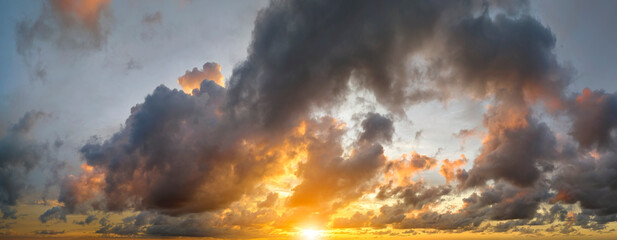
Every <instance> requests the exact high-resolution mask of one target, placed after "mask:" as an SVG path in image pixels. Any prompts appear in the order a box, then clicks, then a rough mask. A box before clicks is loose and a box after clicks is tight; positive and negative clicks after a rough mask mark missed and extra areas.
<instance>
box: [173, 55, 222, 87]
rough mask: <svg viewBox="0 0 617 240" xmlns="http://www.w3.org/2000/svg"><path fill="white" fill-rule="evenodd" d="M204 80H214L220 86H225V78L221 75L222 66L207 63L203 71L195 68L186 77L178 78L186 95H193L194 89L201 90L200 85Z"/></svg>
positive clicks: (187, 72)
mask: <svg viewBox="0 0 617 240" xmlns="http://www.w3.org/2000/svg"><path fill="white" fill-rule="evenodd" d="M203 80H212V81H214V82H215V83H216V84H218V85H220V86H223V87H224V86H225V82H223V80H224V77H223V74H221V65H219V64H218V63H214V62H207V63H205V64H204V66H203V68H202V69H201V70H199V69H197V68H193V70H192V71H188V70H187V71H186V73H185V74H184V75H182V76H181V77H179V78H178V84H180V86H182V90H184V92H186V93H189V94H190V93H192V92H193V89H199V85H200V84H201V82H202V81H203Z"/></svg>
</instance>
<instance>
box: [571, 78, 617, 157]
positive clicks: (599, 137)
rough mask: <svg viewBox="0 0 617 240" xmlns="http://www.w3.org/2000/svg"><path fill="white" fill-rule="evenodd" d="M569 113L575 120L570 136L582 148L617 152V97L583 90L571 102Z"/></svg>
mask: <svg viewBox="0 0 617 240" xmlns="http://www.w3.org/2000/svg"><path fill="white" fill-rule="evenodd" d="M568 113H569V114H570V116H572V118H573V123H572V130H571V132H570V134H571V135H572V137H574V138H575V139H576V140H577V141H578V143H579V145H580V147H581V148H583V149H592V148H593V147H594V146H595V147H597V148H599V149H601V150H605V149H611V150H613V151H615V150H616V149H617V146H615V129H617V95H616V94H610V93H605V92H604V91H602V90H598V91H591V90H589V89H588V88H586V89H584V90H583V93H582V94H581V95H578V96H576V97H575V98H572V99H571V100H570V102H569V107H568Z"/></svg>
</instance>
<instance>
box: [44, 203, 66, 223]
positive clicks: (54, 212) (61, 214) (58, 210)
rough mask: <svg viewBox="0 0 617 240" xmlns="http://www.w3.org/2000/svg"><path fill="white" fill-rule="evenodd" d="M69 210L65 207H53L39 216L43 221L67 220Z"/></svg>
mask: <svg viewBox="0 0 617 240" xmlns="http://www.w3.org/2000/svg"><path fill="white" fill-rule="evenodd" d="M66 215H67V211H66V210H65V208H63V207H60V206H58V207H53V208H51V209H49V210H47V211H45V212H44V213H43V214H41V216H39V220H40V221H41V223H47V222H48V221H51V220H61V221H63V222H66Z"/></svg>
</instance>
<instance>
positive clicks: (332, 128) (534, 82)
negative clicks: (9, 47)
mask: <svg viewBox="0 0 617 240" xmlns="http://www.w3.org/2000/svg"><path fill="white" fill-rule="evenodd" d="M52 4H59V5H58V6H56V5H53V6H52V7H51V9H52V10H53V11H55V12H45V11H50V9H47V8H45V9H44V12H43V14H44V15H45V14H52V15H50V16H47V17H48V18H53V19H55V20H56V21H59V22H56V24H60V25H62V24H69V25H70V27H71V29H72V28H74V27H75V26H78V27H82V28H84V29H85V30H87V31H86V33H87V34H88V35H87V36H89V37H92V39H90V40H92V41H93V42H92V44H93V45H89V46H92V47H100V44H102V43H104V42H105V36H106V31H105V28H104V27H103V25H100V24H101V23H100V22H99V20H100V18H101V17H102V16H104V12H105V11H108V10H106V9H107V8H106V7H107V4H106V3H103V4H99V5H96V8H93V9H94V10H93V11H92V12H88V14H86V15H84V16H83V17H80V16H81V15H79V14H80V13H79V14H78V13H72V15H70V17H69V16H65V15H57V14H61V13H65V12H64V11H70V10H71V9H73V10H74V8H73V7H71V6H74V4H77V3H75V2H72V1H58V2H53V3H52ZM53 14H56V15H53ZM91 14H94V15H91ZM44 15H42V16H41V19H42V18H44ZM41 19H39V20H40V21H39V20H37V21H36V22H34V23H30V22H24V23H21V24H20V25H18V35H19V36H20V37H21V38H23V41H24V43H23V45H21V46H18V49H22V51H23V50H24V49H27V48H28V47H29V46H30V45H32V42H33V41H34V40H36V39H48V38H51V36H52V35H53V34H56V33H55V32H53V31H52V30H51V27H50V26H48V23H47V22H45V21H43V20H41ZM143 21H144V22H146V23H160V21H161V15H160V13H159V12H156V13H154V14H151V15H146V16H144V18H143ZM71 24H72V25H71ZM75 24H77V25H75ZM84 29H82V30H84ZM64 31H71V32H72V31H73V30H70V29H69V28H67V29H64ZM60 34H64V32H62V31H61V32H60ZM252 37H253V38H252V42H251V44H250V46H249V48H248V56H247V58H246V60H245V61H242V62H240V63H239V64H238V65H237V66H236V67H235V68H234V70H233V74H232V75H231V76H230V77H229V79H228V82H227V86H226V87H224V85H225V84H223V76H222V74H221V72H220V70H221V68H220V66H219V65H218V64H216V63H212V62H208V63H206V64H205V65H204V66H203V69H197V68H195V69H193V70H192V71H187V72H186V73H185V75H183V76H181V77H180V78H178V83H179V84H180V85H181V86H182V88H183V91H182V90H177V89H173V90H172V89H169V88H168V87H165V86H159V87H157V88H156V89H154V91H153V93H152V94H150V95H148V96H147V97H146V98H145V100H144V101H143V103H139V104H137V105H135V106H134V107H133V108H132V109H131V111H130V115H129V117H128V118H127V120H126V121H125V124H124V125H123V127H122V128H121V129H120V130H119V131H118V132H116V133H115V134H113V136H111V137H110V138H109V139H99V138H97V137H93V138H92V139H91V140H89V141H88V142H87V143H86V144H85V145H83V146H82V147H81V148H80V150H79V152H80V154H81V156H82V158H83V160H84V165H82V172H81V173H80V174H78V175H75V176H73V175H71V176H68V177H66V178H65V179H63V181H62V183H61V189H60V196H59V199H58V200H59V202H60V204H61V206H57V207H53V208H51V209H49V210H48V211H47V212H45V213H44V214H43V215H41V216H40V217H39V219H40V221H41V222H43V223H45V222H48V221H51V220H54V219H55V220H61V221H65V222H66V220H67V218H66V216H67V214H89V213H91V212H92V211H94V210H96V211H103V212H108V211H111V212H123V211H126V210H132V211H137V212H139V213H137V214H136V215H134V216H131V217H127V218H125V219H124V220H123V221H122V222H121V223H111V222H109V220H108V219H107V218H104V217H102V218H101V219H100V220H99V224H100V225H101V227H100V229H99V230H98V231H97V232H98V233H101V234H116V235H139V234H146V235H160V236H200V237H228V236H232V235H233V236H234V237H238V236H245V235H244V234H247V233H250V232H251V230H254V229H255V228H258V227H264V228H265V227H273V228H279V229H289V228H293V227H297V225H300V224H303V223H304V222H302V221H303V220H305V219H308V220H315V221H318V222H321V223H322V226H323V225H326V224H328V223H330V226H331V227H333V228H361V227H371V228H376V229H379V228H385V227H390V228H392V229H416V228H417V229H435V230H444V231H455V230H456V231H480V230H482V229H486V230H487V231H493V232H508V231H516V232H519V233H525V234H534V233H535V230H534V229H532V228H530V226H538V225H547V224H552V223H553V222H560V224H561V225H559V229H557V225H551V228H555V229H552V230H551V231H554V232H575V231H577V229H580V228H583V229H593V230H602V229H604V228H605V226H606V224H607V223H609V222H614V221H616V220H617V217H615V216H616V215H615V214H617V204H616V203H615V199H617V149H616V148H615V139H616V134H615V129H616V128H617V97H615V94H610V93H605V92H603V91H591V90H589V89H585V90H584V91H583V93H582V95H574V96H571V95H570V94H568V93H566V88H567V87H568V84H569V83H570V81H572V77H571V74H570V73H571V71H570V69H568V68H567V67H564V66H562V65H561V64H560V63H559V62H558V61H557V57H556V56H555V54H554V47H555V45H556V38H555V36H554V35H553V33H552V32H551V31H550V29H549V28H548V27H547V26H544V25H543V24H542V23H540V22H539V21H538V20H537V19H535V18H533V17H532V16H530V15H529V5H528V3H527V2H518V1H507V2H502V1H500V2H496V3H493V2H476V1H381V2H375V1H353V2H348V1H272V2H271V3H270V5H269V6H268V7H267V8H265V9H263V10H261V11H260V13H259V15H258V17H257V19H256V20H255V27H254V30H253V35H252ZM78 39H79V38H78ZM413 58H422V59H424V60H425V61H424V62H423V63H422V64H417V63H414V62H413V61H411V60H410V59H413ZM352 90H359V91H366V92H368V93H369V94H372V95H374V97H375V99H376V102H377V103H378V104H379V105H381V106H382V107H384V108H383V109H385V110H386V111H388V114H380V113H376V112H370V113H359V114H358V115H356V116H364V119H362V120H361V121H359V125H358V126H359V127H360V128H361V129H358V131H355V132H354V133H357V135H354V136H353V137H352V138H354V137H355V138H354V139H348V137H349V136H348V134H347V133H348V131H349V128H348V127H347V125H346V124H345V123H344V122H342V121H340V120H339V119H336V118H335V117H333V116H319V117H317V115H315V114H314V113H315V112H317V111H318V110H330V109H332V107H334V106H337V105H338V104H340V103H342V102H344V101H346V99H345V97H346V96H347V94H348V93H349V92H350V91H352ZM455 99H480V100H484V101H487V102H488V103H489V105H488V106H487V108H486V112H485V113H484V118H483V127H484V128H485V129H484V130H483V131H485V133H483V132H482V133H481V131H480V130H479V129H478V130H475V129H474V130H473V132H471V130H468V131H461V132H460V133H459V134H458V135H457V136H459V137H468V136H470V135H473V134H477V135H478V136H480V135H481V136H482V138H483V140H482V145H481V147H480V149H479V151H478V156H477V157H475V158H470V159H467V157H465V156H464V155H463V156H461V158H460V159H457V160H453V161H450V160H448V159H443V160H438V159H437V158H436V157H437V156H427V155H423V154H420V153H418V152H416V151H412V152H411V154H410V155H409V156H408V155H403V156H402V157H400V158H394V159H389V158H388V157H387V156H386V155H385V150H384V146H386V147H388V146H389V145H391V144H393V143H392V142H393V136H395V135H396V134H397V133H396V132H395V128H394V126H395V122H394V121H395V119H400V118H402V117H404V115H405V114H406V113H405V110H406V108H407V107H409V106H411V105H413V104H419V103H422V102H426V101H433V100H437V101H443V102H446V101H451V100H455ZM325 112H328V111H325ZM544 113H546V114H544ZM410 114H411V115H413V114H416V113H410ZM41 116H42V115H41ZM41 116H39V113H34V112H33V113H29V114H27V115H26V116H25V117H24V118H23V119H22V120H21V121H20V122H19V123H17V124H15V125H14V127H13V128H11V129H10V130H9V132H8V134H7V135H6V136H4V137H3V138H1V139H0V156H1V158H0V159H1V162H0V163H1V164H2V165H1V167H2V169H1V171H2V172H1V175H0V177H1V178H2V182H1V184H0V187H1V188H0V190H1V191H0V203H1V204H2V205H1V206H2V212H3V214H4V218H11V217H14V214H15V213H14V211H13V210H12V209H11V208H10V207H11V206H14V205H15V204H16V200H17V199H18V198H19V196H20V191H21V189H23V187H24V183H23V181H22V180H21V178H20V177H19V176H18V175H17V174H18V173H27V172H28V171H30V169H32V168H33V166H34V165H36V164H37V163H38V161H40V159H41V156H42V154H43V153H41V151H43V150H41V149H44V147H45V146H41V145H37V144H34V143H31V142H30V141H28V140H27V139H26V138H25V136H26V135H27V133H28V131H29V129H31V128H32V125H33V123H34V121H35V120H36V119H37V118H40V117H41ZM560 117H564V118H567V120H568V124H571V129H570V132H569V133H568V134H566V135H563V136H560V135H558V134H556V133H555V132H554V130H553V129H551V128H550V127H549V125H548V124H547V123H545V122H544V121H546V120H545V119H546V118H554V119H558V118H560ZM349 132H352V131H349ZM420 133H423V132H419V133H418V134H416V135H417V136H416V140H417V139H418V138H419V136H420ZM398 134H400V133H398ZM406 137H407V138H412V136H406ZM468 162H469V163H470V165H471V167H470V168H465V167H466V164H467V163H468ZM471 163H472V164H471ZM433 169H439V172H440V173H441V174H442V175H443V176H444V177H445V182H444V183H443V184H436V185H435V184H434V185H430V184H428V183H427V181H426V180H424V179H423V178H422V177H417V176H418V174H420V173H422V172H423V171H430V170H433ZM281 176H294V177H295V179H294V180H289V179H283V180H281V179H280V178H284V177H281ZM267 180H268V181H274V182H276V184H273V185H275V186H274V187H273V186H272V185H268V184H266V183H265V182H266V181H267ZM280 188H285V189H286V190H287V192H286V194H279V193H280V192H274V189H280ZM464 194H466V195H464ZM256 196H258V197H256ZM453 197H461V198H462V200H453V199H452V198H453ZM253 198H254V199H258V200H255V201H251V200H250V199H253ZM461 198H459V199H461ZM254 199H253V200H254ZM367 199H368V200H367ZM369 200H374V201H375V202H374V203H376V204H380V205H381V207H379V208H377V207H376V208H375V210H367V211H364V210H362V211H360V210H359V211H355V212H353V214H350V215H348V216H347V217H345V216H337V217H336V218H333V217H332V216H333V215H335V214H337V213H340V212H341V211H342V210H345V209H347V208H348V207H349V206H352V205H353V204H355V203H358V202H359V201H369ZM453 201H458V202H457V203H460V204H461V205H460V206H459V207H458V208H451V207H443V208H441V207H440V206H441V205H440V204H442V203H445V202H453ZM575 203H579V204H580V212H574V211H572V209H569V208H568V209H566V208H564V207H562V205H569V204H575ZM546 206H550V209H545V208H547V207H546ZM274 207H280V209H282V210H280V211H275V210H273V208H274ZM377 209H378V210H377ZM96 219H97V218H96V217H90V216H88V217H87V218H86V219H85V220H84V221H80V222H76V223H77V224H81V225H88V224H90V223H93V221H95V220H96ZM308 220H307V221H308ZM490 221H500V222H499V223H498V224H495V225H491V224H490V223H489V224H487V222H490ZM574 227H576V228H574ZM549 230H550V229H549ZM547 231H548V230H547ZM253 233H254V232H253ZM41 234H43V233H42V232H41ZM266 235H267V234H266Z"/></svg>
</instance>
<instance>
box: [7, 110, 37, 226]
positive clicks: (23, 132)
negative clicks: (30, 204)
mask: <svg viewBox="0 0 617 240" xmlns="http://www.w3.org/2000/svg"><path fill="white" fill-rule="evenodd" d="M47 116H48V114H46V113H43V112H39V111H31V112H28V113H26V114H25V115H24V116H23V117H22V118H21V119H20V120H19V122H17V123H16V124H14V125H13V126H12V127H11V128H10V129H8V131H7V133H6V135H4V136H2V137H1V138H0V210H1V211H2V218H4V219H7V218H16V217H17V216H16V215H15V214H16V213H17V211H16V210H14V209H12V208H11V207H12V206H15V205H16V204H17V200H18V199H19V198H20V197H21V195H22V192H23V191H24V189H25V188H26V187H27V186H26V185H27V183H26V175H27V174H28V173H29V172H30V171H31V170H32V169H33V168H34V167H36V166H37V165H38V164H39V163H40V162H41V160H42V159H43V158H44V157H45V155H46V152H47V150H48V146H47V144H42V143H39V142H37V141H35V140H34V139H32V138H31V137H30V136H29V133H30V131H31V130H32V128H33V127H34V125H35V124H36V123H37V122H38V121H40V119H41V118H44V117H47Z"/></svg>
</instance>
